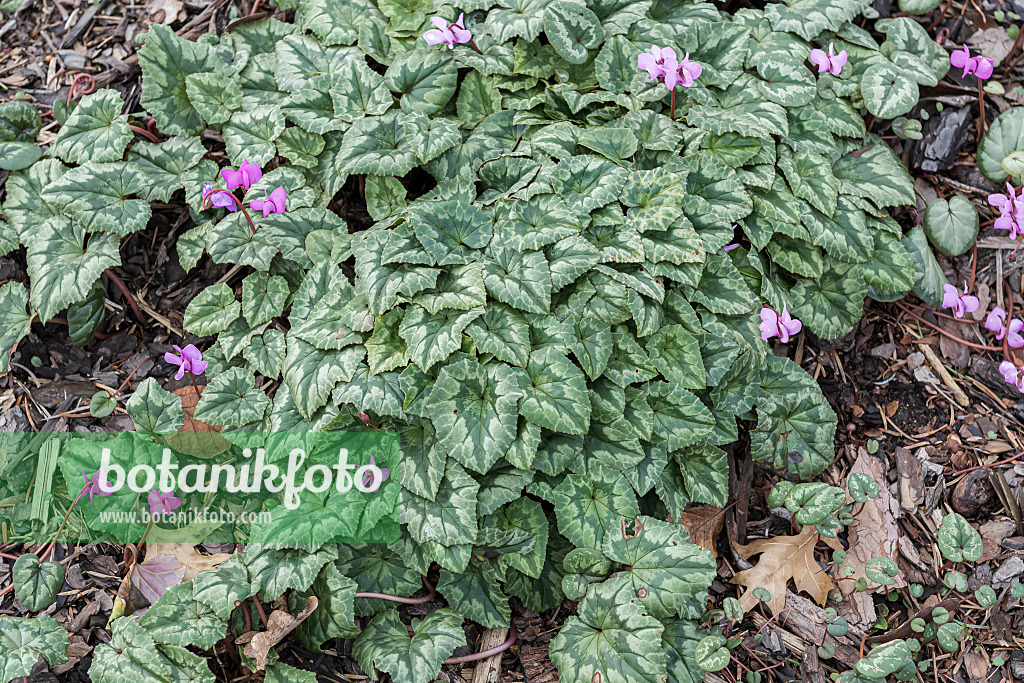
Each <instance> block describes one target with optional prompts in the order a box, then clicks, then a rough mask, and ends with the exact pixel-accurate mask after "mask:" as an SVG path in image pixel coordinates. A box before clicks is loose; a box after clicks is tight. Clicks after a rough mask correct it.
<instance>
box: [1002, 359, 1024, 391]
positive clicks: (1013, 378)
mask: <svg viewBox="0 0 1024 683" xmlns="http://www.w3.org/2000/svg"><path fill="white" fill-rule="evenodd" d="M999 374H1000V375H1002V376H1003V379H1005V380H1006V381H1007V382H1008V383H1009V384H1012V385H1013V386H1015V387H1017V391H1019V392H1020V393H1022V394H1024V368H1021V367H1018V366H1016V365H1014V364H1013V363H1011V362H1010V361H1008V360H1004V361H1003V362H1002V363H1000V364H999Z"/></svg>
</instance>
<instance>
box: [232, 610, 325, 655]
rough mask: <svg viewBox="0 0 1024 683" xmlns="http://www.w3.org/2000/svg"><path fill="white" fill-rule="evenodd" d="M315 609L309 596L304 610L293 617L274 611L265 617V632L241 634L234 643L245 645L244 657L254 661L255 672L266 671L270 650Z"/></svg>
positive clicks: (286, 613) (280, 611) (281, 611)
mask: <svg viewBox="0 0 1024 683" xmlns="http://www.w3.org/2000/svg"><path fill="white" fill-rule="evenodd" d="M316 607H317V599H316V596H315V595H310V596H309V597H308V598H306V609H304V610H302V611H301V612H299V613H298V614H296V615H295V616H294V617H293V616H292V615H291V614H289V613H288V612H286V611H284V610H283V609H276V610H274V611H273V612H271V613H270V616H269V617H267V630H266V631H249V632H248V633H243V634H242V635H241V636H239V637H238V638H237V639H236V640H235V642H236V643H244V644H245V656H246V657H252V658H253V659H255V660H256V670H257V671H261V670H263V669H266V668H267V655H268V654H270V650H271V649H272V648H273V647H274V646H275V645H277V644H278V643H280V642H281V641H282V640H284V638H285V636H287V635H288V634H289V633H291V632H292V631H294V630H295V629H296V628H297V627H298V625H299V624H301V623H302V622H304V621H305V620H306V617H308V616H309V615H310V614H312V613H313V610H315V609H316Z"/></svg>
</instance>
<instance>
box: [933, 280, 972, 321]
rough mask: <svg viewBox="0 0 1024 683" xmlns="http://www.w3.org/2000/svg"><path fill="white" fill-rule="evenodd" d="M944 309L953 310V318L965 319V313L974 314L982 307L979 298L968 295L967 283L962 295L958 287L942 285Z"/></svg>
mask: <svg viewBox="0 0 1024 683" xmlns="http://www.w3.org/2000/svg"><path fill="white" fill-rule="evenodd" d="M942 292H943V294H942V307H943V308H952V309H953V316H954V317H956V318H962V317H964V314H965V313H974V312H975V311H976V310H978V306H979V305H980V303H979V301H978V297H976V296H971V295H970V294H968V293H967V283H966V282H965V283H964V291H963V293H962V294H961V293H960V291H959V290H957V288H956V287H954V286H953V285H951V284H948V283H947V284H944V285H942Z"/></svg>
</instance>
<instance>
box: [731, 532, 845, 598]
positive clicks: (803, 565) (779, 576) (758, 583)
mask: <svg viewBox="0 0 1024 683" xmlns="http://www.w3.org/2000/svg"><path fill="white" fill-rule="evenodd" d="M819 537H820V534H819V533H818V531H817V529H815V528H814V527H813V526H810V525H808V526H805V527H804V528H803V529H802V530H801V531H800V533H799V534H798V535H796V536H776V537H775V538H763V539H759V540H756V541H753V542H751V543H749V544H747V545H740V544H739V543H733V547H734V548H735V549H736V552H738V553H739V554H740V555H742V556H743V557H745V558H747V559H748V560H749V559H750V558H751V557H753V556H754V555H757V554H758V553H760V554H761V559H760V560H759V561H758V563H757V564H756V565H754V567H753V568H751V569H747V570H746V571H742V572H740V573H738V574H737V575H736V576H734V577H733V578H732V582H733V583H737V584H739V585H741V586H746V587H747V590H745V591H744V592H743V595H741V596H740V607H742V608H743V611H744V612H748V611H750V610H751V609H752V608H753V607H754V606H755V605H757V598H755V597H754V589H755V588H764V589H766V590H767V591H768V592H769V593H771V596H772V597H771V600H769V601H768V609H770V610H771V611H772V614H778V613H779V612H781V611H782V610H783V609H784V608H785V607H786V585H787V584H788V583H789V580H790V579H793V582H794V583H795V584H796V588H797V590H799V591H804V592H805V593H807V594H808V595H810V596H811V597H812V598H814V599H815V600H817V601H818V603H819V604H822V605H824V604H825V601H826V600H827V599H828V592H829V591H830V590H832V589H833V588H834V587H835V584H833V583H832V579H830V578H828V574H826V573H825V572H824V570H822V568H821V567H820V566H818V563H817V562H816V561H815V559H814V545H815V543H817V542H818V539H819Z"/></svg>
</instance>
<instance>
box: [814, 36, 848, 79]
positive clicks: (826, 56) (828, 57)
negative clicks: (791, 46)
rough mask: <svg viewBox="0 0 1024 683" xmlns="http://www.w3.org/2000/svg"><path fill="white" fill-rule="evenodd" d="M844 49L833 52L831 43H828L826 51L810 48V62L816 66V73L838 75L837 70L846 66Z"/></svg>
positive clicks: (833, 48)
mask: <svg viewBox="0 0 1024 683" xmlns="http://www.w3.org/2000/svg"><path fill="white" fill-rule="evenodd" d="M846 59H847V57H846V50H843V51H842V52H840V53H839V54H836V53H835V47H834V44H833V43H829V44H828V52H827V53H826V52H825V51H823V50H819V49H818V48H814V49H813V50H811V62H812V63H813V64H814V65H815V66H817V67H818V73H820V74H824V73H830V74H832V75H834V76H838V75H839V72H840V71H842V70H843V67H844V66H846Z"/></svg>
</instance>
